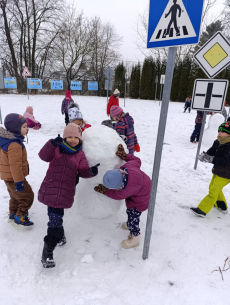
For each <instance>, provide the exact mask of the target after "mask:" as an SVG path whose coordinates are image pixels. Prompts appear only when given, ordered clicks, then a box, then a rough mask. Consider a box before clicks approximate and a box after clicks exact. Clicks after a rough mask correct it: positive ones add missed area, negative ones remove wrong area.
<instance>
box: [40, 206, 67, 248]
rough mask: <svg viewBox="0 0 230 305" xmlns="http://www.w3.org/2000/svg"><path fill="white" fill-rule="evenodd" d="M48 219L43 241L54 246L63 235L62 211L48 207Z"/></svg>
mask: <svg viewBox="0 0 230 305" xmlns="http://www.w3.org/2000/svg"><path fill="white" fill-rule="evenodd" d="M48 217H49V222H48V224H47V225H48V229H47V235H46V236H45V238H44V241H45V242H47V243H48V244H52V245H54V246H55V245H56V244H57V243H58V242H59V241H60V240H61V239H62V237H63V236H64V234H65V233H64V228H63V225H62V224H63V217H64V209H58V208H52V207H49V206H48Z"/></svg>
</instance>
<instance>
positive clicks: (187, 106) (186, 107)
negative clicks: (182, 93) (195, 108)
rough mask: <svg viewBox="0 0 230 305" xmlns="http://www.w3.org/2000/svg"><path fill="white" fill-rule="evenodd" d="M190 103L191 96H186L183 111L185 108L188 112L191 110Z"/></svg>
mask: <svg viewBox="0 0 230 305" xmlns="http://www.w3.org/2000/svg"><path fill="white" fill-rule="evenodd" d="M191 103H192V97H191V96H189V97H187V99H186V101H185V105H184V112H186V110H187V109H188V112H189V113H190V111H191Z"/></svg>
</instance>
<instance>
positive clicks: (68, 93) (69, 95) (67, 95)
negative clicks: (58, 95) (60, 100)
mask: <svg viewBox="0 0 230 305" xmlns="http://www.w3.org/2000/svg"><path fill="white" fill-rule="evenodd" d="M65 97H68V98H71V91H68V90H66V92H65Z"/></svg>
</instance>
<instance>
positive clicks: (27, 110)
mask: <svg viewBox="0 0 230 305" xmlns="http://www.w3.org/2000/svg"><path fill="white" fill-rule="evenodd" d="M33 111H34V109H33V107H32V106H28V107H27V108H26V112H29V113H30V114H33Z"/></svg>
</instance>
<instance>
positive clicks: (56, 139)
mask: <svg viewBox="0 0 230 305" xmlns="http://www.w3.org/2000/svg"><path fill="white" fill-rule="evenodd" d="M62 141H63V139H62V137H60V134H59V135H58V137H57V138H55V139H53V140H51V143H52V144H53V145H54V146H59V145H61V143H62Z"/></svg>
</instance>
